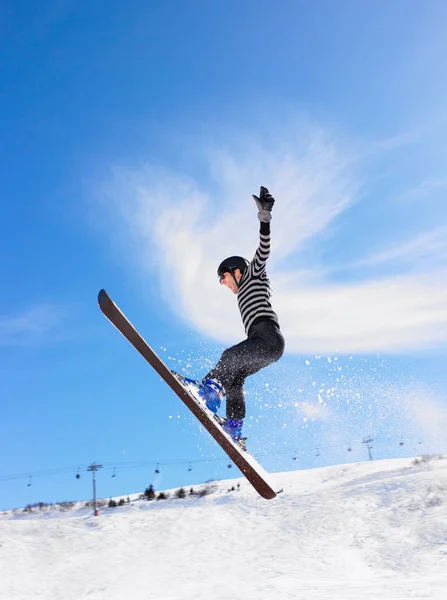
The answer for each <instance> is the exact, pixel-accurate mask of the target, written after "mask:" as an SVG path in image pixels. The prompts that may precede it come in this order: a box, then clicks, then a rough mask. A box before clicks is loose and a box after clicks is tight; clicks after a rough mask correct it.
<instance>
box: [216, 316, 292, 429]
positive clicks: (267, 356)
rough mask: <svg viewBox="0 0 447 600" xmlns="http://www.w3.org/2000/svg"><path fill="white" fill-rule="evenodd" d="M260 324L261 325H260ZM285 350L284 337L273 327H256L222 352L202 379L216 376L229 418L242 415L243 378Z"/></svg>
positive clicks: (274, 359)
mask: <svg viewBox="0 0 447 600" xmlns="http://www.w3.org/2000/svg"><path fill="white" fill-rule="evenodd" d="M261 326H262V327H261ZM283 351H284V339H283V337H282V335H281V333H280V332H279V331H278V330H277V329H276V328H274V327H272V326H270V325H267V326H264V324H263V323H260V324H259V326H256V329H255V332H254V333H253V335H250V337H249V338H248V339H246V340H244V341H243V342H241V343H240V344H237V345H236V346H232V347H231V348H228V349H227V350H225V351H224V353H223V354H222V356H221V358H220V360H219V362H218V363H217V365H216V366H215V367H214V369H212V370H211V371H210V372H209V373H208V375H206V377H205V378H204V380H205V379H216V380H217V381H218V382H219V383H221V384H222V386H223V388H224V391H225V396H226V414H227V418H228V419H243V418H244V417H245V400H244V391H243V387H244V382H245V379H246V377H248V376H249V375H253V374H254V373H256V372H257V371H259V370H260V369H263V368H264V367H266V366H268V365H270V364H271V363H273V362H275V361H277V360H278V359H279V358H280V357H281V355H282V353H283Z"/></svg>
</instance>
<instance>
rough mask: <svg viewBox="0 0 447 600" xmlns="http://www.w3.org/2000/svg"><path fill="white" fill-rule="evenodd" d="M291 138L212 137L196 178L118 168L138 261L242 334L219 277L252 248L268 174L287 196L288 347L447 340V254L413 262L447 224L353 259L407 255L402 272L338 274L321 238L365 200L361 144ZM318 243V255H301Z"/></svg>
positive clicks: (204, 327) (277, 191)
mask: <svg viewBox="0 0 447 600" xmlns="http://www.w3.org/2000/svg"><path fill="white" fill-rule="evenodd" d="M287 139H288V140H289V142H288V143H285V142H284V138H283V139H282V140H281V142H280V143H275V142H274V140H273V141H272V140H271V139H270V140H269V143H268V144H263V143H262V140H261V141H260V140H259V139H256V138H254V139H248V138H245V139H244V140H243V142H240V141H238V140H237V139H233V140H232V143H231V144H230V143H229V144H227V145H226V147H225V149H216V148H213V147H208V148H206V152H205V151H203V149H202V151H203V156H205V157H206V159H204V160H205V166H204V169H203V171H202V173H201V174H200V175H199V176H197V177H195V178H194V177H192V176H190V177H186V176H185V175H183V174H180V173H178V172H176V171H173V170H169V169H166V168H160V167H157V166H154V165H151V164H146V165H145V166H144V167H142V168H138V169H136V170H133V171H132V170H129V169H122V168H121V169H120V168H117V169H115V172H114V177H113V181H112V182H111V183H110V185H109V189H108V193H109V198H108V205H109V206H110V202H111V199H112V201H113V205H114V207H115V211H116V215H118V217H119V219H118V220H117V221H116V226H117V227H119V228H120V230H121V231H123V228H124V230H128V231H130V232H131V233H132V238H133V240H134V242H135V243H136V249H137V253H138V256H139V261H140V263H141V264H142V265H145V266H147V268H148V269H151V270H153V269H156V270H158V274H159V278H160V282H161V286H162V290H163V295H164V297H165V298H166V300H167V301H168V303H169V305H170V307H171V309H172V310H174V311H175V312H176V313H177V315H178V316H179V317H180V318H181V319H183V320H185V321H186V322H188V323H189V324H190V326H191V327H193V328H195V329H196V330H198V331H200V332H202V333H203V334H204V335H205V336H207V337H213V338H215V339H216V340H220V341H221V342H223V343H233V342H235V341H236V340H238V339H239V338H241V337H242V336H243V331H242V326H241V323H240V318H239V315H238V311H237V305H236V299H235V297H234V296H232V295H231V294H230V293H229V292H228V290H226V289H225V290H224V289H221V288H220V287H219V285H218V283H217V279H216V266H217V264H219V262H220V261H221V260H222V258H224V257H226V256H228V255H232V254H241V255H244V256H247V257H248V258H251V257H252V256H253V253H254V251H255V249H256V247H257V243H258V221H257V216H256V208H255V205H254V202H253V201H252V199H251V194H252V193H255V192H256V191H257V190H258V189H259V185H266V186H267V187H269V188H270V189H271V191H272V193H273V194H274V195H275V197H276V198H277V203H276V204H275V207H274V218H273V221H272V254H271V258H270V259H269V269H268V271H269V275H270V278H271V280H272V284H273V289H274V296H273V298H272V301H273V305H274V308H275V309H276V311H277V312H278V315H279V318H280V322H281V326H282V329H283V331H284V334H285V337H286V340H287V349H288V350H289V351H293V352H303V353H307V352H327V353H332V352H356V351H366V352H368V351H407V350H408V351H409V350H413V349H421V348H430V347H434V346H438V345H440V344H445V342H446V341H447V286H446V285H445V282H446V281H447V278H446V275H447V273H446V270H445V265H443V264H439V261H436V260H435V261H433V264H431V263H430V268H429V269H427V270H426V271H424V272H420V271H419V272H414V270H413V269H412V268H410V267H409V266H408V264H407V263H408V259H411V257H414V256H416V255H419V256H420V255H424V256H425V257H430V256H432V257H433V256H436V254H437V253H439V252H441V251H442V252H443V253H445V249H446V243H445V233H446V231H447V228H446V226H445V225H444V224H442V223H440V224H439V226H438V228H437V229H435V230H433V231H431V232H420V233H418V234H417V235H416V236H415V237H414V238H413V239H407V240H405V241H404V242H401V243H400V244H399V245H386V246H385V247H383V248H376V249H375V251H374V252H373V253H372V254H370V255H365V256H364V257H361V258H359V259H358V261H354V262H353V264H354V265H355V264H357V265H379V264H383V263H389V262H390V261H394V262H395V263H396V264H399V263H400V267H399V269H398V272H397V273H395V274H394V275H393V276H384V275H381V276H380V275H374V276H372V277H371V278H369V279H368V278H366V279H365V276H364V277H363V278H362V280H357V281H348V282H345V281H344V282H337V281H334V280H333V278H329V277H328V276H327V274H328V271H327V270H326V269H325V265H324V262H323V259H322V258H321V254H322V252H321V249H322V248H324V246H325V243H326V241H327V240H328V239H329V238H330V236H331V235H333V234H334V232H336V233H337V235H338V236H341V235H342V234H343V229H342V227H343V225H342V222H341V217H343V218H347V217H348V216H349V212H348V211H349V209H350V207H351V206H353V205H354V203H355V202H356V198H357V197H358V194H359V189H360V183H359V182H360V175H359V173H358V172H357V167H356V165H355V162H354V161H353V159H352V152H351V150H350V149H347V148H344V147H342V146H338V145H337V144H336V143H335V142H334V140H332V139H329V138H328V137H327V136H325V134H324V132H322V131H321V130H319V129H314V130H311V129H310V130H309V129H307V130H306V135H303V136H301V137H299V136H295V137H294V136H293V135H290V136H289V137H288V138H287ZM365 185H367V184H366V183H365V182H363V186H365ZM310 249H312V251H313V256H314V258H313V264H312V265H309V264H308V263H305V262H304V259H303V252H304V251H306V257H308V256H309V254H310V252H309V250H310ZM133 252H135V246H134V249H133ZM404 258H405V260H403V259H404ZM410 262H411V260H410Z"/></svg>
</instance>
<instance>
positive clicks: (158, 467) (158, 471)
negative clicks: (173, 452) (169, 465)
mask: <svg viewBox="0 0 447 600" xmlns="http://www.w3.org/2000/svg"><path fill="white" fill-rule="evenodd" d="M155 472H156V473H157V475H158V474H159V473H160V465H159V464H158V463H157V466H156V467H155Z"/></svg>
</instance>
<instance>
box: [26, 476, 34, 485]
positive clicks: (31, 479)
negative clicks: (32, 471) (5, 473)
mask: <svg viewBox="0 0 447 600" xmlns="http://www.w3.org/2000/svg"><path fill="white" fill-rule="evenodd" d="M32 482H33V476H32V475H30V476H29V481H28V485H27V486H26V487H31V484H32Z"/></svg>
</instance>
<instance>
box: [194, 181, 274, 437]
mask: <svg viewBox="0 0 447 600" xmlns="http://www.w3.org/2000/svg"><path fill="white" fill-rule="evenodd" d="M253 198H254V200H255V202H256V204H257V207H258V218H259V220H260V222H261V223H260V232H259V234H260V235H259V237H260V242H259V247H258V249H257V250H256V253H255V255H254V258H253V260H252V261H251V262H249V261H248V260H246V259H245V258H242V257H241V256H231V257H229V258H226V259H225V260H224V261H222V262H221V264H220V265H219V267H218V269H217V274H218V277H219V281H220V283H221V284H222V285H225V286H227V287H228V288H229V289H230V290H231V291H232V292H233V293H234V294H236V295H237V300H238V306H239V311H240V313H241V317H242V322H243V324H244V328H245V332H246V334H247V339H246V340H244V341H243V342H241V343H240V344H237V345H236V346H232V347H231V348H228V349H227V350H225V351H224V353H223V354H222V356H221V358H220V360H219V362H218V363H217V365H216V366H215V367H214V368H213V369H212V370H211V371H210V372H209V373H208V374H207V375H205V377H204V378H203V379H202V385H201V386H200V388H199V394H200V395H201V397H202V398H203V399H204V400H205V403H206V405H207V407H208V408H209V409H210V410H211V411H212V412H213V413H217V411H218V409H219V407H220V403H221V400H222V397H223V396H224V395H225V397H226V415H227V418H226V419H225V420H224V421H223V424H222V427H223V429H224V431H226V432H227V433H228V434H229V435H230V436H231V438H232V439H233V440H234V441H235V442H239V443H240V444H241V445H243V446H244V441H243V440H244V438H242V426H243V423H244V418H245V400H244V391H243V387H244V382H245V379H246V377H248V376H249V375H253V373H256V372H257V371H259V370H260V369H263V368H264V367H267V366H268V365H270V364H272V363H274V362H276V361H277V360H279V359H280V358H281V356H282V355H283V353H284V338H283V336H282V334H281V331H280V328H279V323H278V317H277V316H276V313H275V312H274V311H273V309H272V306H271V304H270V282H269V279H268V277H267V273H266V270H265V266H266V262H267V259H268V257H269V254H270V220H271V218H272V216H271V211H272V208H273V204H274V202H275V200H274V198H273V197H272V195H271V194H270V193H269V191H268V189H267V188H265V187H261V190H260V194H259V198H258V197H257V196H254V195H253Z"/></svg>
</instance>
